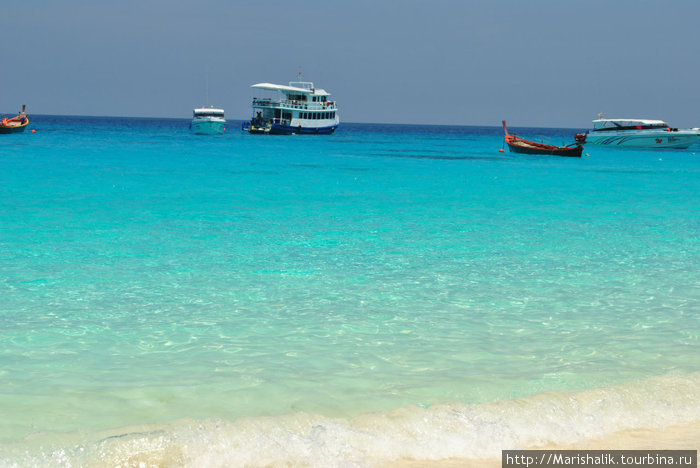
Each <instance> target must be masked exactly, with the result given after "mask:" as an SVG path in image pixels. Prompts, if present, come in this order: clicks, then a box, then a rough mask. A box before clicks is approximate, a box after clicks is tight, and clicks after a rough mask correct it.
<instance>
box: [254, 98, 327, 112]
mask: <svg viewBox="0 0 700 468" xmlns="http://www.w3.org/2000/svg"><path fill="white" fill-rule="evenodd" d="M253 106H256V107H284V108H286V109H301V110H336V109H337V108H336V105H335V101H327V102H305V101H299V100H295V99H282V100H279V101H273V100H271V99H269V98H265V99H258V98H253Z"/></svg>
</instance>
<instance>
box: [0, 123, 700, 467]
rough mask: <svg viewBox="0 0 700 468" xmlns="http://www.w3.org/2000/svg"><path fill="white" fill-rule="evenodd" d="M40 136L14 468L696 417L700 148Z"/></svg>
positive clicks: (170, 128)
mask: <svg viewBox="0 0 700 468" xmlns="http://www.w3.org/2000/svg"><path fill="white" fill-rule="evenodd" d="M32 126H33V128H35V129H36V130H37V132H36V133H25V134H21V135H9V136H4V137H3V138H2V139H0V161H1V162H2V167H3V168H4V170H3V171H2V172H1V173H0V213H1V214H2V216H1V218H0V294H2V297H3V300H2V305H0V360H1V361H2V363H3V365H2V367H1V368H0V383H2V390H0V410H1V413H2V414H3V418H2V422H0V444H1V445H0V464H5V465H12V464H13V463H18V464H19V465H25V464H27V463H30V464H41V463H46V464H47V465H55V464H61V463H62V464H64V465H66V466H68V465H70V464H71V463H72V464H75V463H89V464H95V463H97V462H98V461H101V462H104V463H105V464H107V465H110V464H118V463H125V460H128V459H129V457H138V456H141V455H143V454H144V453H152V454H154V456H155V457H161V458H157V459H158V460H160V461H159V463H164V464H167V463H168V461H167V460H163V459H162V457H163V456H164V455H163V453H165V452H167V453H168V454H169V455H167V456H173V457H176V456H180V457H181V458H179V459H175V458H173V459H172V460H171V461H170V462H172V463H175V464H183V465H188V464H189V465H192V466H196V465H201V464H202V463H203V462H205V461H206V462H207V463H206V464H209V465H214V466H216V465H217V464H220V465H226V464H232V463H233V464H236V463H237V464H240V465H243V464H244V463H253V464H255V463H260V464H263V465H264V464H265V463H276V462H279V461H282V460H292V461H294V462H295V463H302V464H303V463H310V464H315V463H317V462H318V463H321V460H325V461H326V462H328V463H330V462H331V461H333V460H336V461H337V460H346V461H348V460H349V461H354V462H357V463H359V464H360V465H362V464H365V463H371V462H372V461H373V460H375V459H396V458H401V457H404V458H405V457H411V456H413V457H414V458H416V453H417V452H416V451H418V452H420V449H419V447H420V446H421V445H420V444H416V442H415V440H423V439H425V440H432V439H430V437H436V438H437V439H435V440H434V442H435V443H436V444H437V443H439V444H440V446H441V447H442V448H441V449H440V450H439V451H437V452H439V453H437V452H436V451H435V450H433V449H434V444H433V445H432V447H433V449H430V450H427V449H426V450H424V451H423V452H421V453H422V454H423V458H431V457H432V458H448V457H456V456H478V454H480V453H481V452H482V451H483V450H485V448H486V447H490V448H493V449H494V450H500V448H498V447H501V448H512V447H513V446H514V445H518V444H524V443H526V442H527V441H532V440H534V439H537V440H540V439H541V440H545V441H546V440H551V441H553V442H555V443H558V442H561V440H559V439H561V438H562V437H564V438H567V437H569V438H575V437H579V438H586V437H589V436H591V433H593V432H596V431H601V430H602V431H613V430H620V429H627V428H636V427H657V426H658V427H662V426H664V425H671V424H680V423H687V422H692V421H696V420H698V419H700V409H698V404H697V401H699V399H698V396H699V395H698V394H697V390H696V389H697V388H698V385H697V384H698V374H697V373H698V372H699V371H700V361H699V360H698V359H697V356H698V352H699V351H700V346H699V345H700V305H699V304H700V288H698V283H699V282H700V281H699V280H700V275H699V274H698V265H699V264H700V261H699V260H700V250H699V249H698V233H699V232H700V229H699V228H700V221H699V219H700V217H699V216H698V214H699V213H698V207H697V201H698V195H699V193H700V190H699V189H700V177H699V175H700V164H699V161H700V159H699V158H700V151H698V150H700V148H699V147H694V148H691V149H690V150H688V151H665V152H654V151H626V150H614V149H607V148H598V147H593V146H591V147H586V149H585V151H584V153H585V154H587V155H586V156H585V157H583V158H581V159H578V158H558V157H547V156H523V155H516V154H510V153H507V152H506V153H499V151H498V150H499V149H500V148H501V147H502V144H503V142H502V129H498V128H492V127H419V126H387V125H353V124H343V125H342V126H341V127H340V129H339V130H338V131H337V132H336V133H335V134H334V135H331V136H320V137H316V136H298V137H297V136H290V137H272V136H253V135H247V134H242V133H240V132H239V130H238V127H237V124H236V123H235V122H233V123H231V128H230V129H229V130H228V131H227V133H226V134H225V135H223V136H218V137H202V136H195V135H191V134H190V133H189V132H188V130H187V121H184V120H157V119H135V120H127V119H107V118H69V117H48V116H44V117H41V116H37V117H35V118H33V119H32ZM517 131H518V134H522V135H523V136H524V137H527V136H534V135H536V134H539V135H543V136H545V137H548V138H549V139H550V140H551V141H552V142H553V143H555V144H560V143H564V142H565V143H568V142H569V141H570V140H571V138H572V136H573V134H574V133H576V132H577V131H580V130H577V129H572V130H565V129H563V130H562V129H558V130H556V129H517ZM601 395H602V396H601ZM601 399H602V400H605V399H608V400H610V401H614V402H616V403H615V404H603V403H600V402H599V403H597V404H596V403H595V402H596V401H599V400H601ZM589 400H590V401H589ZM596 405H597V406H596ZM535 412H547V413H549V419H547V418H545V422H543V423H542V424H539V425H537V426H536V427H533V426H532V425H531V424H530V423H527V421H531V419H529V418H530V417H531V416H532V414H534V413H535ZM629 414H634V417H629ZM241 418H243V419H241ZM572 419H573V420H574V421H576V422H575V423H574V424H570V423H567V421H569V420H572ZM445 421H448V422H447V423H446V422H445ZM358 425H359V426H362V427H361V428H360V429H358ZM364 425H369V426H364ZM654 425H657V426H654ZM368 427H369V428H370V429H368ZM564 427H566V428H568V429H567V430H564V429H563V428H564ZM125 428H126V429H125ZM134 428H137V430H133V429H134ZM594 428H598V429H594ZM577 431H578V432H577ZM358 433H359V434H361V436H358ZM134 434H136V435H134ZM380 434H381V436H380ZM355 437H359V439H356V438H355ZM548 438H549V439H548ZM487 439H488V440H489V441H490V442H489V444H486V445H485V442H484V441H485V440H487ZM555 439H556V440H555ZM567 440H568V439H567ZM183 441H184V442H183ZM412 441H413V442H412ZM480 441H481V442H480ZM139 444H141V445H139ZM143 444H145V445H143ZM212 444H215V446H216V447H218V449H217V450H213V449H212ZM334 444H337V446H336V445H334ZM139 447H140V448H139ZM144 447H147V448H144ZM148 447H150V448H148ZM163 447H165V449H164V448H163ZM194 447H198V449H196V448H194ZM244 447H245V448H244ZM273 447H277V449H274V448H273ZM280 447H281V448H280ZM343 447H348V448H347V451H346V449H343ZM166 449H167V450H166ZM149 450H150V452H149ZM163 450H165V452H163ZM198 450H199V451H198ZM261 450H262V452H261ZM110 451H116V452H114V453H116V454H117V455H118V456H117V455H114V453H112V452H110ZM414 452H415V453H414ZM110 453H112V455H110ZM263 453H264V454H265V456H262V455H261V454H263ZM139 454H140V455H139ZM177 454H179V455H177ZM438 455H440V456H438ZM61 457H64V458H61ZM115 457H117V458H115ZM119 457H122V458H119ZM123 457H127V458H123ZM207 457H209V458H207ZM217 457H218V458H217ZM417 458H421V457H420V456H419V457H417ZM134 459H136V458H134ZM86 460H87V461H86ZM118 460H121V461H118ZM264 460H267V461H264ZM328 463H321V464H324V465H325V466H328Z"/></svg>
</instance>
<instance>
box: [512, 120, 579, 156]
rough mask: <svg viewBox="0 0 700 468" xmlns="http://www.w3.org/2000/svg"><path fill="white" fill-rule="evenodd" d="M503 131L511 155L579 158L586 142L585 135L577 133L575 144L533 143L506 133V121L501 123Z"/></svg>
mask: <svg viewBox="0 0 700 468" xmlns="http://www.w3.org/2000/svg"><path fill="white" fill-rule="evenodd" d="M503 130H504V131H505V132H506V143H507V144H508V149H509V150H510V151H511V152H512V153H523V154H551V155H554V156H571V157H575V158H580V157H581V153H582V152H583V144H584V143H585V142H586V134H585V133H577V134H576V136H575V137H574V138H575V140H576V142H575V143H572V144H570V145H567V146H553V145H545V144H544V143H537V142H534V141H529V140H524V139H522V138H520V137H517V136H515V134H513V135H511V134H509V133H508V128H507V127H506V121H505V120H504V121H503Z"/></svg>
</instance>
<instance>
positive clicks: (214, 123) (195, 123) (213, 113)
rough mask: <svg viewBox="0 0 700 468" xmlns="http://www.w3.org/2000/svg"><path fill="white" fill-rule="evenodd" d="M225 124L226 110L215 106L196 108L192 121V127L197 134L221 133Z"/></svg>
mask: <svg viewBox="0 0 700 468" xmlns="http://www.w3.org/2000/svg"><path fill="white" fill-rule="evenodd" d="M225 126H226V119H224V110H223V109H215V108H214V107H202V108H200V109H195V110H194V112H193V115H192V123H190V128H191V129H192V131H193V132H194V133H195V134H197V135H221V134H222V133H224V130H225Z"/></svg>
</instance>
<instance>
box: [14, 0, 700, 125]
mask: <svg viewBox="0 0 700 468" xmlns="http://www.w3.org/2000/svg"><path fill="white" fill-rule="evenodd" d="M0 33H1V34H2V37H3V41H2V43H1V45H0V70H2V80H3V85H2V88H1V90H0V112H2V113H13V112H16V111H17V110H18V109H19V106H20V105H21V104H24V103H26V104H27V105H28V106H29V111H30V113H35V114H72V115H109V116H144V117H146V116H152V117H184V118H187V117H189V116H190V115H191V112H192V109H193V108H194V107H198V106H201V105H204V104H206V102H205V101H206V95H207V81H208V90H209V104H212V105H215V106H219V107H223V108H224V109H225V110H226V114H227V117H228V118H230V119H245V118H248V117H249V116H250V114H251V109H250V100H251V99H252V97H253V96H254V95H256V94H260V92H259V91H255V90H253V89H251V88H250V85H251V84H253V83H257V82H262V81H266V82H272V83H282V84H286V83H287V82H288V81H292V80H295V79H296V75H297V70H298V68H299V67H301V68H302V72H303V74H304V78H305V79H308V80H311V81H314V82H315V83H316V86H317V87H319V88H324V89H326V90H327V91H329V92H330V93H332V95H333V98H334V99H336V100H337V102H338V105H339V108H340V116H341V121H346V122H392V123H423V124H455V125H499V124H500V121H501V120H502V119H506V120H508V121H509V122H510V124H511V125H513V126H547V127H575V128H588V127H590V121H591V120H592V119H593V118H595V117H596V115H597V114H598V113H599V112H604V113H605V114H606V115H607V116H608V117H640V118H658V119H666V120H667V121H669V123H670V124H672V125H674V126H677V127H689V126H691V127H697V126H700V78H699V77H700V1H698V0H679V1H673V0H667V1H647V0H588V1H569V0H552V1H549V0H548V1H540V0H531V1H522V0H482V1H479V2H475V1H470V0H461V1H460V0H453V1H447V0H431V1H414V0H402V1H393V0H392V1H388V0H373V1H370V0H353V1H346V2H340V1H334V0H323V1H321V0H318V1H316V0H308V1H307V0H298V1H287V2H281V1H277V0H265V1H245V2H244V1H232V0H119V1H112V0H53V1H49V0H26V1H24V2H12V1H8V2H3V5H2V8H1V9H0ZM207 76H208V79H207Z"/></svg>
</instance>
